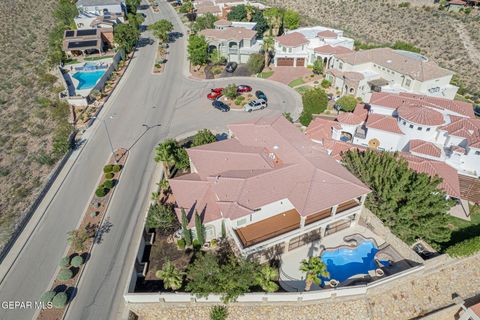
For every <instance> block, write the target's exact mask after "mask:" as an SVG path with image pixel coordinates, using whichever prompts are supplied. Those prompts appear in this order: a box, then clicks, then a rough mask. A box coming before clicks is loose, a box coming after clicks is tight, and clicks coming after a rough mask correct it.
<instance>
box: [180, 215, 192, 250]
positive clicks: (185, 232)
mask: <svg viewBox="0 0 480 320" xmlns="http://www.w3.org/2000/svg"><path fill="white" fill-rule="evenodd" d="M182 232H183V238H184V239H185V244H186V245H187V246H191V245H192V232H191V231H190V229H188V220H187V213H186V212H185V209H183V208H182Z"/></svg>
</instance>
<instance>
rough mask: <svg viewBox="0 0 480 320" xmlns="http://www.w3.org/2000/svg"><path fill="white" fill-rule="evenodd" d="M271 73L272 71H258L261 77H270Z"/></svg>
mask: <svg viewBox="0 0 480 320" xmlns="http://www.w3.org/2000/svg"><path fill="white" fill-rule="evenodd" d="M272 75H273V71H265V72H261V73H259V74H258V77H259V78H262V79H267V78H270V77H271V76H272Z"/></svg>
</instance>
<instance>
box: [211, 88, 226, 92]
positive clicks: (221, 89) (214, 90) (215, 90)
mask: <svg viewBox="0 0 480 320" xmlns="http://www.w3.org/2000/svg"><path fill="white" fill-rule="evenodd" d="M211 91H213V92H222V91H223V88H213V89H212V90H211Z"/></svg>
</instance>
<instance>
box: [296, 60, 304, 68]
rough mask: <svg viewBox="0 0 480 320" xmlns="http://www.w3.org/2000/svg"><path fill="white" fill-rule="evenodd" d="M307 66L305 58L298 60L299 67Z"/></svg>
mask: <svg viewBox="0 0 480 320" xmlns="http://www.w3.org/2000/svg"><path fill="white" fill-rule="evenodd" d="M303 66H305V58H298V59H297V67H303Z"/></svg>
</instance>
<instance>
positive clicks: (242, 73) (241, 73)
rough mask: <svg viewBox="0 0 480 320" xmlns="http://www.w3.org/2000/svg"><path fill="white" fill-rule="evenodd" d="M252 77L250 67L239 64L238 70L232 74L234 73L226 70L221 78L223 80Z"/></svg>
mask: <svg viewBox="0 0 480 320" xmlns="http://www.w3.org/2000/svg"><path fill="white" fill-rule="evenodd" d="M251 75H252V73H251V72H250V71H248V67H247V65H246V64H239V65H238V66H237V69H235V71H234V72H232V73H229V72H227V71H225V69H224V70H223V72H222V74H221V75H220V77H222V78H231V77H249V76H251Z"/></svg>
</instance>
